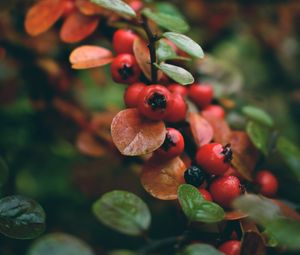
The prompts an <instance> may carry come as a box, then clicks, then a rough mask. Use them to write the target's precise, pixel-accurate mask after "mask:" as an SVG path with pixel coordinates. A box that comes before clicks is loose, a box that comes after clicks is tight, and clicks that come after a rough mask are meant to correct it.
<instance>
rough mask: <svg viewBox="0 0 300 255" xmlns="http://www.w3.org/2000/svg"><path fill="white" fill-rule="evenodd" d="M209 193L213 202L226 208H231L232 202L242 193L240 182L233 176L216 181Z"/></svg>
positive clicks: (222, 177) (219, 178)
mask: <svg viewBox="0 0 300 255" xmlns="http://www.w3.org/2000/svg"><path fill="white" fill-rule="evenodd" d="M209 191H210V194H211V196H212V198H213V200H214V201H215V202H216V203H218V204H220V205H221V206H222V207H224V208H230V206H231V203H232V201H233V200H234V199H235V198H237V197H238V196H239V195H240V194H241V192H242V190H241V183H240V180H239V179H238V178H237V177H235V176H232V175H230V176H221V177H218V178H217V179H215V180H214V181H213V182H212V184H211V185H210V187H209Z"/></svg>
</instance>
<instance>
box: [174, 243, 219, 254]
mask: <svg viewBox="0 0 300 255" xmlns="http://www.w3.org/2000/svg"><path fill="white" fill-rule="evenodd" d="M179 255H224V254H223V253H222V252H220V251H218V250H217V249H216V248H215V247H213V246H211V245H208V244H191V245H189V246H187V247H186V248H185V249H184V250H183V251H182V252H180V253H179Z"/></svg>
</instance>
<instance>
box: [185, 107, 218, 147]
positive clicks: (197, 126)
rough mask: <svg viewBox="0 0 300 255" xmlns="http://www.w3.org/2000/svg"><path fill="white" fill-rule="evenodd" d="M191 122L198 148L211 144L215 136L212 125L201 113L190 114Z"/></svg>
mask: <svg viewBox="0 0 300 255" xmlns="http://www.w3.org/2000/svg"><path fill="white" fill-rule="evenodd" d="M189 122H190V127H191V131H192V134H193V137H194V140H195V142H196V144H197V145H198V147H200V146H202V145H204V144H207V143H209V142H210V141H211V140H212V138H213V135H214V131H213V129H212V127H211V125H210V124H209V123H208V121H207V120H206V119H204V118H203V117H202V116H201V115H200V114H199V113H195V112H190V113H189Z"/></svg>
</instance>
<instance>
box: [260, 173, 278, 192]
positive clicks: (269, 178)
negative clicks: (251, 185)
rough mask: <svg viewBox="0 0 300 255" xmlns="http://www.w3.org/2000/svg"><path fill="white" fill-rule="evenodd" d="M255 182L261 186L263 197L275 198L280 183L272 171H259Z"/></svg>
mask: <svg viewBox="0 0 300 255" xmlns="http://www.w3.org/2000/svg"><path fill="white" fill-rule="evenodd" d="M255 182H256V183H257V184H258V185H259V187H260V192H261V194H262V195H264V196H267V197H273V196H275V194H276V192H277V189H278V181H277V178H276V177H275V176H274V175H273V174H272V173H271V172H270V171H268V170H262V171H259V172H258V173H257V174H256V178H255Z"/></svg>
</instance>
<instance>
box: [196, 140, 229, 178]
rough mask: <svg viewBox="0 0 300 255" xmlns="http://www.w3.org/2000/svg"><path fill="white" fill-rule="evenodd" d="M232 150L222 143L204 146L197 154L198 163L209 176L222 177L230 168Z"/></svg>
mask: <svg viewBox="0 0 300 255" xmlns="http://www.w3.org/2000/svg"><path fill="white" fill-rule="evenodd" d="M231 160H232V150H231V148H230V145H226V146H224V147H223V146H222V144H220V143H209V144H205V145H202V146H201V147H200V148H199V149H198V151H197V154H196V162H197V164H198V165H199V166H201V167H202V168H203V170H204V171H206V172H207V173H209V174H212V175H213V174H215V175H222V174H224V173H225V172H226V171H227V170H228V168H229V167H230V161H231Z"/></svg>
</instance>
